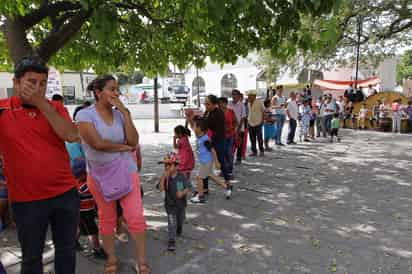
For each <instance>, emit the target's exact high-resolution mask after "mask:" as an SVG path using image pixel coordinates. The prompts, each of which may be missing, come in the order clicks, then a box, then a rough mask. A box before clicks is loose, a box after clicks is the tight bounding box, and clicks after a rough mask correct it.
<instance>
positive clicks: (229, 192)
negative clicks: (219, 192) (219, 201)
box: [225, 185, 233, 200]
mask: <svg viewBox="0 0 412 274" xmlns="http://www.w3.org/2000/svg"><path fill="white" fill-rule="evenodd" d="M232 191H233V186H232V185H228V186H227V187H226V190H225V196H226V200H229V199H230V197H231V196H232Z"/></svg>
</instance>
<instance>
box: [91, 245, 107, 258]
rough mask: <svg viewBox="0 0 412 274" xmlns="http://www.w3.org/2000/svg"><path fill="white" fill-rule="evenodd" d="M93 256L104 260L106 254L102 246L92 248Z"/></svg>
mask: <svg viewBox="0 0 412 274" xmlns="http://www.w3.org/2000/svg"><path fill="white" fill-rule="evenodd" d="M93 256H94V257H95V258H96V259H99V260H106V259H107V255H106V252H104V249H103V248H101V247H100V248H93Z"/></svg>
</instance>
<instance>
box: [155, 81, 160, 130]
mask: <svg viewBox="0 0 412 274" xmlns="http://www.w3.org/2000/svg"><path fill="white" fill-rule="evenodd" d="M154 131H155V132H156V133H158V132H159V94H158V91H157V76H156V77H155V78H154Z"/></svg>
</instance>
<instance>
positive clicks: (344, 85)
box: [313, 77, 381, 90]
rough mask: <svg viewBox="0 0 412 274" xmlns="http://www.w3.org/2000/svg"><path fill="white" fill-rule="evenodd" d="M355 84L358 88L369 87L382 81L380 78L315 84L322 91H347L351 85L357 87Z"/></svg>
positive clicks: (328, 81)
mask: <svg viewBox="0 0 412 274" xmlns="http://www.w3.org/2000/svg"><path fill="white" fill-rule="evenodd" d="M355 82H357V86H358V87H368V86H369V85H372V86H376V85H377V84H379V83H380V82H381V80H380V79H379V78H378V77H372V78H368V79H365V80H358V81H337V80H315V81H314V82H313V84H314V85H316V86H318V87H319V88H320V89H322V90H346V89H348V88H349V86H350V85H351V84H353V85H355Z"/></svg>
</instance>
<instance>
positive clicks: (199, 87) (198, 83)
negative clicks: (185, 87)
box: [192, 76, 206, 96]
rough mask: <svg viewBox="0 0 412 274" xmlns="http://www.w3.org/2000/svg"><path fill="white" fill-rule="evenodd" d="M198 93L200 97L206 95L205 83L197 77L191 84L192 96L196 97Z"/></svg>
mask: <svg viewBox="0 0 412 274" xmlns="http://www.w3.org/2000/svg"><path fill="white" fill-rule="evenodd" d="M198 91H199V94H200V95H204V94H205V93H206V83H205V80H204V79H203V78H202V77H200V76H198V77H196V78H195V79H194V80H193V82H192V96H197V94H198Z"/></svg>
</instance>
